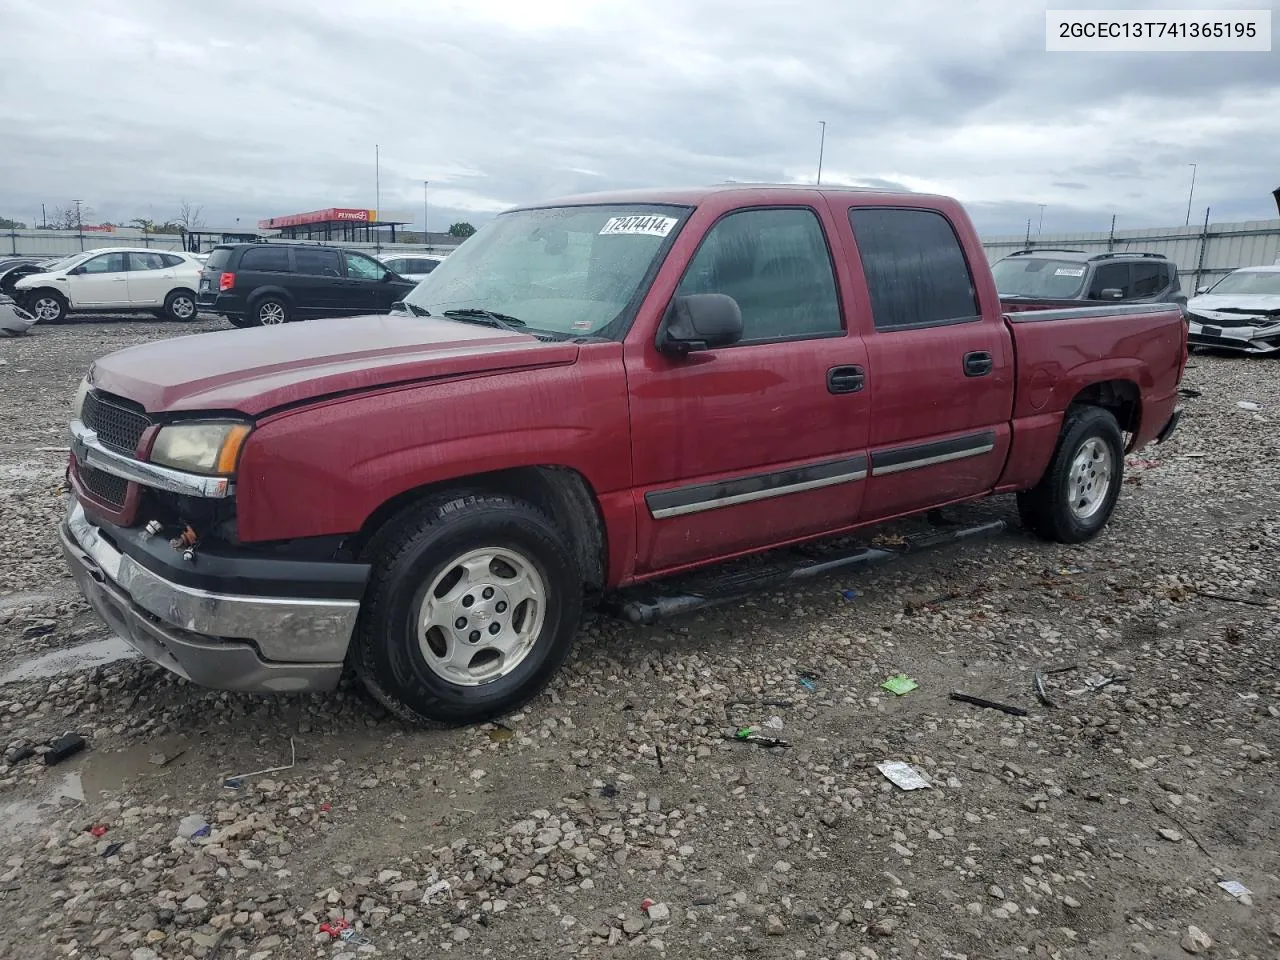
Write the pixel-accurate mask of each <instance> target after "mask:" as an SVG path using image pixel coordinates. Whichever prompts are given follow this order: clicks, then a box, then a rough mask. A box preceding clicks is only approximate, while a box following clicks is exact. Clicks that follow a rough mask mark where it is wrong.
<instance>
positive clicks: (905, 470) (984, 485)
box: [848, 206, 1014, 520]
mask: <svg viewBox="0 0 1280 960" xmlns="http://www.w3.org/2000/svg"><path fill="white" fill-rule="evenodd" d="M848 220H849V224H850V227H851V229H852V231H853V238H854V244H855V246H856V249H857V256H858V259H859V260H860V262H861V266H862V273H863V275H864V277H865V279H866V286H867V294H868V297H869V306H870V311H871V316H872V321H873V323H872V324H871V325H870V326H871V332H869V333H866V334H864V338H863V339H864V341H865V343H866V347H867V379H868V389H869V391H870V393H871V417H870V442H869V446H870V454H871V475H870V477H869V478H868V480H867V484H866V493H865V495H864V498H863V507H862V519H865V520H883V519H887V518H889V517H893V516H898V515H900V514H904V513H911V512H915V511H918V510H921V509H924V508H927V507H930V506H934V505H938V504H941V503H946V502H949V501H954V500H962V499H965V498H968V497H975V496H979V495H981V494H983V493H985V492H986V491H988V490H990V489H991V488H992V487H994V486H995V484H996V480H997V478H998V477H999V476H1000V473H1001V470H1002V469H1003V466H1004V461H1005V457H1006V455H1007V453H1008V449H1009V439H1010V435H1009V429H1010V428H1009V418H1010V416H1011V415H1012V408H1013V374H1014V370H1013V355H1012V354H1013V351H1012V346H1011V342H1010V337H1009V334H1008V331H1007V329H1006V327H1005V325H1004V320H1003V318H1002V317H1001V315H1000V314H999V313H998V312H994V311H993V312H992V314H991V315H990V316H988V317H984V316H983V315H982V311H981V307H980V304H979V301H978V295H977V285H976V284H975V283H974V280H973V274H972V271H971V270H970V269H969V259H968V257H966V254H965V251H964V249H963V247H962V246H961V243H960V240H959V234H958V233H957V231H956V229H955V227H954V226H953V225H952V223H951V221H950V220H948V219H947V217H946V216H944V215H943V214H942V213H941V212H939V211H937V210H931V209H918V208H911V207H863V206H853V207H851V208H849V209H848ZM974 255H975V256H980V255H981V252H980V251H978V252H976V253H975V254H974Z"/></svg>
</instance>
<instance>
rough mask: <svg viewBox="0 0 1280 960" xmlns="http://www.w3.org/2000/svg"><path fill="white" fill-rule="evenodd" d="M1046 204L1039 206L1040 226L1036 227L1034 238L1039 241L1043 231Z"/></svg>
mask: <svg viewBox="0 0 1280 960" xmlns="http://www.w3.org/2000/svg"><path fill="white" fill-rule="evenodd" d="M1046 206H1048V204H1044V203H1042V204H1040V225H1039V226H1037V227H1036V238H1037V239H1039V237H1040V234H1041V233H1042V232H1043V231H1044V208H1045V207H1046Z"/></svg>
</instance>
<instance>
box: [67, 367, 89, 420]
mask: <svg viewBox="0 0 1280 960" xmlns="http://www.w3.org/2000/svg"><path fill="white" fill-rule="evenodd" d="M88 395H89V378H88V377H85V378H84V379H83V380H81V381H80V386H78V387H76V395H75V396H74V397H72V398H71V419H72V420H83V419H84V417H83V416H82V414H83V412H84V398H85V397H86V396H88Z"/></svg>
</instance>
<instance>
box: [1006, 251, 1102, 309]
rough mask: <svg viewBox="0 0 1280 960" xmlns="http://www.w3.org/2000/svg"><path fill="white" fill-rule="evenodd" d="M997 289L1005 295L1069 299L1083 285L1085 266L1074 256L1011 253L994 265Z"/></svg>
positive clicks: (1078, 291)
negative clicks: (1059, 257)
mask: <svg viewBox="0 0 1280 960" xmlns="http://www.w3.org/2000/svg"><path fill="white" fill-rule="evenodd" d="M991 272H992V273H993V274H994V275H995V278H996V292H997V293H999V294H1000V296H1002V297H1043V298H1044V299H1046V300H1070V299H1072V298H1074V297H1076V296H1077V295H1078V294H1079V293H1080V288H1081V287H1083V286H1084V275H1085V272H1086V271H1085V266H1084V264H1083V263H1080V262H1078V261H1075V260H1042V259H1040V258H1038V257H1037V258H1033V257H1010V258H1008V259H1006V260H1000V261H998V262H997V263H996V264H995V265H994V266H992V268H991Z"/></svg>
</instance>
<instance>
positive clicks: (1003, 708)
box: [951, 693, 1027, 717]
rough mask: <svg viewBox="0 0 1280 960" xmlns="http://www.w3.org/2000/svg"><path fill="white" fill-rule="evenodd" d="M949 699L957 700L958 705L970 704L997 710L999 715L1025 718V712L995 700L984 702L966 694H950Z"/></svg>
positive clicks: (979, 698)
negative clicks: (1005, 714)
mask: <svg viewBox="0 0 1280 960" xmlns="http://www.w3.org/2000/svg"><path fill="white" fill-rule="evenodd" d="M951 699H952V700H957V701H959V702H960V703H972V704H973V705H974V706H975V707H986V708H987V709H988V710H999V711H1000V712H1001V713H1007V714H1009V715H1010V716H1013V717H1025V716H1026V715H1027V711H1025V710H1023V709H1022V708H1021V707H1013V706H1010V705H1009V704H1007V703H998V702H997V701H995V700H984V699H983V698H982V697H974V696H970V695H969V694H967V693H953V694H951Z"/></svg>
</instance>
